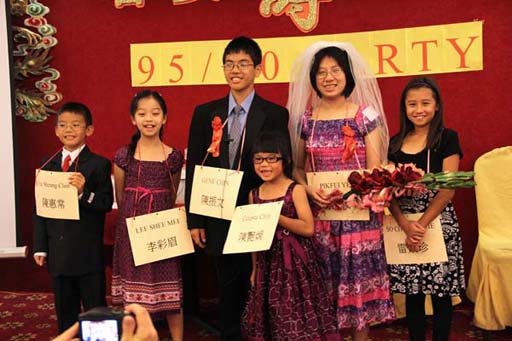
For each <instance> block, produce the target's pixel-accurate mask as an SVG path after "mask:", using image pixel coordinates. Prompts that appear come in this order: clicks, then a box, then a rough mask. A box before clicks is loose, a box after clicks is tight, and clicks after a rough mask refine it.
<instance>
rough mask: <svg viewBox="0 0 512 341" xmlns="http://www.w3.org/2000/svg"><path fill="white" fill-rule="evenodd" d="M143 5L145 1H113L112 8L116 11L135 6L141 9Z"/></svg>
mask: <svg viewBox="0 0 512 341" xmlns="http://www.w3.org/2000/svg"><path fill="white" fill-rule="evenodd" d="M145 5H146V3H145V0H114V7H115V8H117V9H121V8H123V7H127V6H135V7H137V8H142V7H144V6H145Z"/></svg>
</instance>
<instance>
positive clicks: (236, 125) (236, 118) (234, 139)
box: [229, 105, 243, 168]
mask: <svg viewBox="0 0 512 341" xmlns="http://www.w3.org/2000/svg"><path fill="white" fill-rule="evenodd" d="M242 110H243V108H242V106H241V105H237V106H235V108H233V111H232V112H231V115H233V119H232V121H231V126H230V127H229V139H230V141H229V166H230V167H231V168H233V163H234V162H235V158H236V152H237V151H238V145H239V144H240V135H241V133H242V125H241V124H240V113H241V112H242Z"/></svg>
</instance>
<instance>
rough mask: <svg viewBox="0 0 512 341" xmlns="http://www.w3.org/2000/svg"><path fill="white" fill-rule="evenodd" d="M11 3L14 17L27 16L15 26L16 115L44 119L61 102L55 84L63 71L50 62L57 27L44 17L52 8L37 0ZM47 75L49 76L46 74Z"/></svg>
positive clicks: (32, 119) (14, 0)
mask: <svg viewBox="0 0 512 341" xmlns="http://www.w3.org/2000/svg"><path fill="white" fill-rule="evenodd" d="M10 4H11V15H12V16H17V17H24V16H27V17H26V18H25V19H24V20H23V24H24V25H25V26H24V27H21V26H12V31H13V42H14V44H13V52H12V54H13V60H14V70H13V72H14V81H15V87H16V90H15V102H16V115H18V116H22V117H24V118H25V119H26V120H28V121H31V122H41V121H44V120H46V118H47V117H48V116H49V115H50V114H52V113H55V110H53V109H52V108H51V106H52V105H54V104H55V103H58V102H60V101H62V94H60V93H59V92H57V86H56V85H55V84H54V83H53V81H55V80H57V79H59V78H60V73H59V71H57V70H56V69H54V68H51V67H50V64H49V62H50V60H51V59H52V57H51V56H50V51H51V48H52V47H53V46H55V45H57V39H56V38H55V37H54V36H53V35H54V34H55V33H57V30H56V29H55V27H54V26H52V25H50V24H48V22H47V20H46V18H45V15H46V14H48V13H49V12H50V9H49V8H48V7H46V6H44V5H43V4H41V3H39V2H38V1H37V0H30V1H27V0H10ZM33 29H35V31H34V30H33ZM46 74H49V76H46V77H43V76H44V75H46ZM34 78H36V79H37V80H36V81H35V82H34V88H33V89H26V88H25V87H24V86H25V85H26V84H29V83H30V82H29V81H32V80H33V79H34Z"/></svg>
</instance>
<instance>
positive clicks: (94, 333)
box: [78, 307, 131, 341]
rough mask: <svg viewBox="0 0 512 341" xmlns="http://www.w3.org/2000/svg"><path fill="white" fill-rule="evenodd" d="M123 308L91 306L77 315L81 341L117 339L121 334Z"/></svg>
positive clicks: (112, 340)
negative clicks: (91, 307)
mask: <svg viewBox="0 0 512 341" xmlns="http://www.w3.org/2000/svg"><path fill="white" fill-rule="evenodd" d="M126 315H131V314H128V313H125V312H124V311H123V310H118V309H115V308H109V307H97V308H93V309H91V310H89V311H86V312H85V313H81V314H80V315H78V321H79V322H80V335H81V338H82V341H97V340H101V341H119V340H121V335H122V325H123V318H124V317H125V316H126Z"/></svg>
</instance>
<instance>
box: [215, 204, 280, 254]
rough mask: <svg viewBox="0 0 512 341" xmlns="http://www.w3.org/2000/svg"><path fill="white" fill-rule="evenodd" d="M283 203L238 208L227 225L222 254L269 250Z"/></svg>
mask: <svg viewBox="0 0 512 341" xmlns="http://www.w3.org/2000/svg"><path fill="white" fill-rule="evenodd" d="M283 203H284V201H282V200H281V201H275V202H269V203H264V204H251V205H244V206H238V207H237V208H236V210H235V213H234V214H233V217H232V219H231V225H229V231H228V237H227V238H226V243H225V244H224V250H223V251H222V253H223V254H228V253H244V252H256V251H265V250H268V249H270V246H271V245H272V240H273V239H274V234H275V232H276V228H277V222H278V221H279V216H280V215H281V208H282V207H283Z"/></svg>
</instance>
